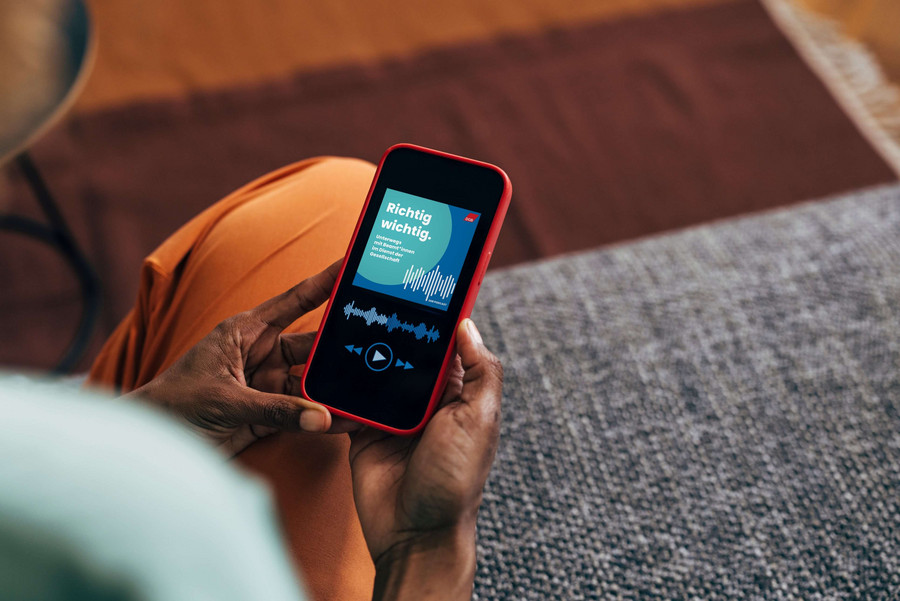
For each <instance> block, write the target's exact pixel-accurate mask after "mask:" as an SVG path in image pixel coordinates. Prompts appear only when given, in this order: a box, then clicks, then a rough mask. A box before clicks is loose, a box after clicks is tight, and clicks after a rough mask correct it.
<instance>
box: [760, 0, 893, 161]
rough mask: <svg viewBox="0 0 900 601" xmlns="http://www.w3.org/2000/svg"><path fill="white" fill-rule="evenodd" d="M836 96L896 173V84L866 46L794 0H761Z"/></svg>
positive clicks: (832, 22) (833, 23)
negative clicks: (889, 78)
mask: <svg viewBox="0 0 900 601" xmlns="http://www.w3.org/2000/svg"><path fill="white" fill-rule="evenodd" d="M761 2H762V4H763V6H764V7H765V8H766V10H767V11H768V12H769V15H770V16H771V17H772V19H773V20H774V21H775V23H776V24H777V25H778V27H779V28H780V29H781V31H782V32H783V33H784V34H785V35H786V36H787V38H788V39H789V40H790V41H791V42H792V43H793V44H794V47H795V48H796V49H797V52H798V53H799V54H800V55H801V56H802V57H803V59H804V60H806V62H807V64H808V65H809V66H810V67H811V68H812V69H813V71H814V72H815V73H816V74H817V75H818V76H819V78H820V79H821V80H822V82H823V83H824V84H825V86H826V87H827V88H828V90H829V91H830V92H831V94H832V95H833V96H834V98H835V100H837V102H838V103H839V104H840V105H841V107H842V108H843V109H844V111H846V112H847V114H848V115H849V117H850V118H851V119H852V120H853V121H854V123H856V126H857V127H858V128H859V129H860V131H861V132H862V134H863V135H864V136H865V137H866V138H867V139H868V140H869V142H870V143H871V144H872V145H873V146H874V147H875V149H876V150H877V151H878V152H879V154H881V156H882V157H883V158H884V160H885V161H886V162H887V163H888V164H889V165H890V166H891V168H892V169H893V170H894V172H895V173H896V174H897V176H898V177H900V87H898V86H896V85H894V84H893V83H891V82H890V80H888V78H887V76H886V75H885V74H884V71H883V70H882V68H881V65H880V64H879V63H878V59H876V58H875V57H874V56H873V55H872V53H871V52H870V51H869V50H868V49H867V48H866V46H865V45H864V44H862V43H860V42H858V41H856V40H852V39H850V38H849V37H847V36H846V35H844V34H843V32H842V31H841V28H840V26H839V25H838V24H837V23H836V22H835V21H832V20H831V19H828V18H827V17H824V16H821V15H817V14H815V13H813V12H811V11H808V10H806V9H804V8H801V7H799V6H797V4H796V2H795V0H761Z"/></svg>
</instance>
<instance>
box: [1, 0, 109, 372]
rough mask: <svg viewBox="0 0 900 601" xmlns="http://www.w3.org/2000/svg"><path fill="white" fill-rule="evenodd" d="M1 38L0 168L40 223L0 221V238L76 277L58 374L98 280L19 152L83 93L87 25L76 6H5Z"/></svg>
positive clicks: (93, 306) (92, 305)
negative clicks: (25, 192) (24, 241)
mask: <svg viewBox="0 0 900 601" xmlns="http://www.w3.org/2000/svg"><path fill="white" fill-rule="evenodd" d="M0 34H2V35H0V84H2V85H3V87H2V88H0V165H4V164H6V163H7V162H9V161H11V160H14V161H15V163H16V165H17V166H18V168H19V169H20V170H21V173H22V176H23V177H24V179H25V181H26V182H27V185H28V187H29V188H30V190H31V192H32V193H33V196H34V199H35V200H36V201H37V203H38V205H39V207H40V212H41V217H42V219H40V220H39V219H35V218H33V217H32V216H27V215H18V214H3V215H0V232H11V233H14V234H21V235H23V236H28V237H30V238H32V239H34V240H37V241H40V242H42V243H44V244H46V245H48V246H50V247H51V248H53V249H54V250H55V251H56V252H58V253H59V254H60V255H61V256H62V257H63V259H65V261H66V263H67V264H68V265H69V267H70V268H71V269H72V270H73V271H74V272H75V275H76V276H77V278H78V283H79V286H80V289H81V295H82V311H81V318H80V320H79V324H78V329H77V330H76V332H75V335H74V337H73V339H72V341H71V343H70V344H69V347H68V348H67V349H66V351H65V353H64V354H63V357H62V359H60V360H59V362H58V363H57V364H56V366H55V367H54V368H53V371H54V372H58V373H65V372H68V371H70V370H71V369H72V368H73V367H74V366H75V365H76V364H77V363H78V359H79V358H80V357H81V355H82V354H83V353H84V351H85V349H86V348H87V344H88V342H89V340H90V337H91V332H92V331H93V329H94V324H95V322H96V321H97V316H98V314H99V310H100V286H99V280H98V278H97V275H96V273H95V272H94V269H93V268H92V267H91V265H90V263H89V262H88V261H87V258H86V257H85V254H84V252H82V250H81V248H80V247H79V246H78V244H77V242H76V241H75V238H74V237H73V236H72V232H71V230H70V228H69V226H68V224H67V223H66V220H65V218H64V216H63V214H62V212H61V211H60V209H59V207H58V206H57V203H56V201H55V200H54V198H53V196H52V194H51V193H50V190H49V189H48V187H47V185H46V183H45V182H44V179H43V177H41V174H40V172H39V171H38V169H37V167H36V166H35V164H34V162H33V161H32V160H31V157H30V156H29V155H28V153H27V152H26V149H27V148H28V146H29V145H30V144H32V143H33V142H34V141H35V140H36V139H37V138H38V137H40V136H41V135H42V134H43V133H44V132H45V131H46V130H47V129H49V128H50V127H52V125H53V124H54V123H55V122H56V121H58V120H59V119H60V118H61V117H62V115H63V114H64V113H65V112H66V111H67V110H68V109H69V108H70V107H71V105H72V103H73V102H74V99H75V98H76V97H77V96H78V93H79V92H80V90H81V88H82V87H83V84H84V81H85V80H86V78H87V73H88V71H89V70H90V65H91V57H92V56H93V52H92V46H91V27H90V19H89V17H88V14H87V11H86V9H85V6H84V4H83V3H82V2H81V0H29V1H19V0H4V2H3V3H2V4H0ZM13 157H15V158H13ZM32 277H42V274H33V276H32Z"/></svg>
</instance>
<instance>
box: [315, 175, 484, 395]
mask: <svg viewBox="0 0 900 601" xmlns="http://www.w3.org/2000/svg"><path fill="white" fill-rule="evenodd" d="M480 217H481V215H480V214H479V213H475V212H472V211H470V210H468V209H462V208H459V207H455V206H452V205H448V204H444V203H441V202H435V201H433V200H429V199H427V198H422V197H420V196H414V195H412V194H407V193H404V192H400V191H397V190H393V189H391V188H387V189H386V191H385V194H384V198H383V199H382V202H381V206H380V208H379V210H378V214H377V216H376V218H375V222H374V224H373V226H372V231H371V233H370V234H369V238H368V240H367V242H366V245H365V247H364V250H363V254H362V257H361V259H360V262H359V267H358V268H357V270H356V273H355V274H354V277H353V281H352V284H353V285H352V286H351V287H350V290H349V293H350V294H349V295H347V296H346V297H344V298H343V299H341V300H342V304H341V305H339V306H335V307H334V309H333V310H334V311H336V312H338V315H341V316H342V319H340V321H344V322H345V323H346V325H348V326H352V327H350V328H347V329H345V328H341V329H342V330H344V331H345V332H346V333H347V334H348V335H350V336H352V337H353V339H352V340H349V339H348V340H346V342H345V345H344V346H343V349H342V350H343V353H344V356H345V359H346V360H347V361H352V362H354V363H356V364H357V367H359V368H361V369H362V371H363V373H364V374H365V376H370V377H365V378H364V379H365V380H367V381H369V382H370V383H372V384H390V383H391V382H392V381H394V380H395V377H399V378H401V379H402V380H403V381H405V382H407V383H408V384H412V387H411V388H412V390H410V392H413V391H415V392H416V393H418V392H419V391H420V390H421V391H423V392H427V393H429V394H430V392H431V388H432V387H433V386H434V381H435V379H436V377H437V375H438V371H439V369H440V364H441V361H442V359H443V357H444V353H445V352H446V349H447V345H448V343H449V340H450V336H451V334H452V328H453V326H454V325H455V322H456V320H455V319H454V318H453V317H454V316H450V315H448V314H447V310H448V308H449V306H450V300H451V299H452V298H453V294H454V291H455V290H456V285H457V280H458V278H459V274H460V271H461V270H462V267H463V264H464V263H465V260H466V255H467V254H468V252H469V246H470V245H471V242H472V237H473V236H474V234H475V230H476V228H477V227H478V220H479V218H480ZM373 293H374V294H373ZM382 374H383V376H388V378H387V379H385V378H384V377H383V376H382ZM373 376H374V378H372V377H373ZM416 382H419V384H418V385H416V384H414V383H416Z"/></svg>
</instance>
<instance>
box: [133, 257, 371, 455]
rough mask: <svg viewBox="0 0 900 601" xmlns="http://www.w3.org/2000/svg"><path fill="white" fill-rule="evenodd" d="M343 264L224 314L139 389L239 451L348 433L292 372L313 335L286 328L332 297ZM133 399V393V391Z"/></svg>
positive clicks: (306, 354)
mask: <svg viewBox="0 0 900 601" xmlns="http://www.w3.org/2000/svg"><path fill="white" fill-rule="evenodd" d="M339 269H340V262H337V263H334V264H333V265H331V266H330V267H329V268H328V269H326V270H325V271H323V272H321V273H319V274H317V275H314V276H312V277H310V278H308V279H306V280H304V281H303V282H301V283H299V284H298V285H296V286H294V287H293V288H291V289H290V290H288V291H287V292H285V293H284V294H281V295H279V296H276V297H275V298H272V299H270V300H268V301H266V302H264V303H262V304H261V305H259V306H258V307H256V308H254V309H251V310H249V311H246V312H244V313H240V314H238V315H235V316H234V317H231V318H229V319H226V320H225V321H223V322H222V323H220V324H219V325H218V326H216V328H215V329H214V330H213V331H212V332H210V333H209V334H208V335H207V336H206V337H205V338H204V339H203V340H201V341H200V342H198V343H197V344H196V345H195V346H193V347H192V348H191V349H190V350H189V351H188V352H187V353H185V354H184V355H183V356H182V357H181V358H180V359H178V361H176V362H175V363H174V364H173V365H172V366H171V367H169V369H167V370H166V371H165V372H163V373H162V374H160V375H159V376H158V377H156V378H155V379H154V380H152V381H150V382H149V383H147V384H145V385H144V386H142V387H140V388H138V389H137V390H135V391H134V392H133V393H132V394H133V395H134V396H136V397H139V398H143V399H146V400H149V401H151V402H153V403H155V404H158V405H160V406H162V407H164V408H166V409H167V410H169V411H171V412H172V413H175V414H176V415H179V416H181V417H183V418H184V419H185V420H186V421H187V422H188V424H190V426H191V427H192V428H193V429H194V430H195V431H197V432H200V433H202V434H203V435H205V436H207V437H209V438H211V439H212V440H213V441H215V442H216V443H218V444H219V445H220V446H221V447H222V448H223V449H224V450H225V451H226V452H228V453H229V454H232V455H236V454H237V453H240V452H241V451H242V450H244V449H245V448H246V447H247V446H248V445H250V444H251V443H252V442H254V441H256V440H257V439H259V438H261V437H263V436H266V435H268V434H271V433H273V432H276V431H278V430H288V431H298V430H305V431H307V432H325V431H331V432H338V431H349V430H352V429H355V428H356V427H357V426H355V425H354V424H352V423H351V422H348V421H346V420H334V422H332V419H331V414H330V413H329V412H328V410H327V409H326V408H324V407H322V406H321V405H318V404H316V403H313V402H311V401H307V400H305V399H303V398H300V396H301V389H300V378H299V377H298V376H294V375H292V374H290V373H289V370H290V369H291V368H292V367H293V366H295V365H301V364H303V363H306V360H307V358H308V357H309V351H310V349H311V347H312V343H313V340H314V339H315V332H308V333H305V334H285V333H283V331H284V329H285V328H286V327H288V326H289V325H290V324H292V323H293V322H294V321H295V320H297V319H298V318H299V317H301V316H302V315H304V314H306V313H308V312H310V311H312V310H313V309H315V308H316V307H318V306H319V305H321V304H322V303H323V302H325V301H326V300H327V299H328V296H329V294H330V293H331V288H332V287H333V286H334V282H335V279H336V277H337V273H338V270H339ZM129 396H130V395H129Z"/></svg>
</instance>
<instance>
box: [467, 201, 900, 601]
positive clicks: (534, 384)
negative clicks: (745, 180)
mask: <svg viewBox="0 0 900 601" xmlns="http://www.w3.org/2000/svg"><path fill="white" fill-rule="evenodd" d="M475 319H476V321H477V323H478V324H479V326H480V328H481V329H482V333H483V335H484V337H485V340H486V342H487V343H488V344H489V346H491V347H492V348H493V349H494V350H495V352H496V353H497V354H498V355H499V356H500V357H501V358H502V359H503V362H504V364H505V368H506V385H505V395H504V399H505V400H504V417H503V426H502V439H501V444H500V448H499V451H498V457H497V462H496V464H495V467H494V470H493V472H492V474H491V477H490V479H489V481H488V484H487V488H486V491H485V497H484V504H483V508H482V513H481V516H480V521H479V568H478V575H477V581H476V598H477V599H566V600H569V599H573V600H576V599H618V598H623V599H632V598H641V599H663V598H671V599H683V598H700V599H895V598H898V597H900V187H888V188H881V189H875V190H870V191H865V192H861V193H857V194H854V195H851V196H848V197H844V198H841V199H837V200H829V201H825V202H819V203H815V204H808V205H803V206H800V207H796V208H793V209H790V210H786V211H780V212H776V213H770V214H766V215H762V216H757V217H752V218H745V219H741V220H736V221H732V222H724V223H718V224H714V225H712V226H707V227H701V228H697V229H692V230H688V231H685V232H681V233H678V234H675V235H670V236H666V237H661V238H656V239H651V240H648V241H645V242H640V243H636V244H632V245H628V246H622V247H618V248H612V249H608V250H601V251H597V252H590V253H587V254H582V255H577V256H569V257H564V258H561V259H558V260H552V261H548V262H544V263H539V264H534V265H529V266H524V267H520V268H514V269H511V270H507V271H501V272H496V273H494V274H493V275H491V276H490V277H488V278H487V279H486V280H485V282H484V286H483V289H482V292H481V295H480V298H479V304H478V308H477V310H476V312H475Z"/></svg>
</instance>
